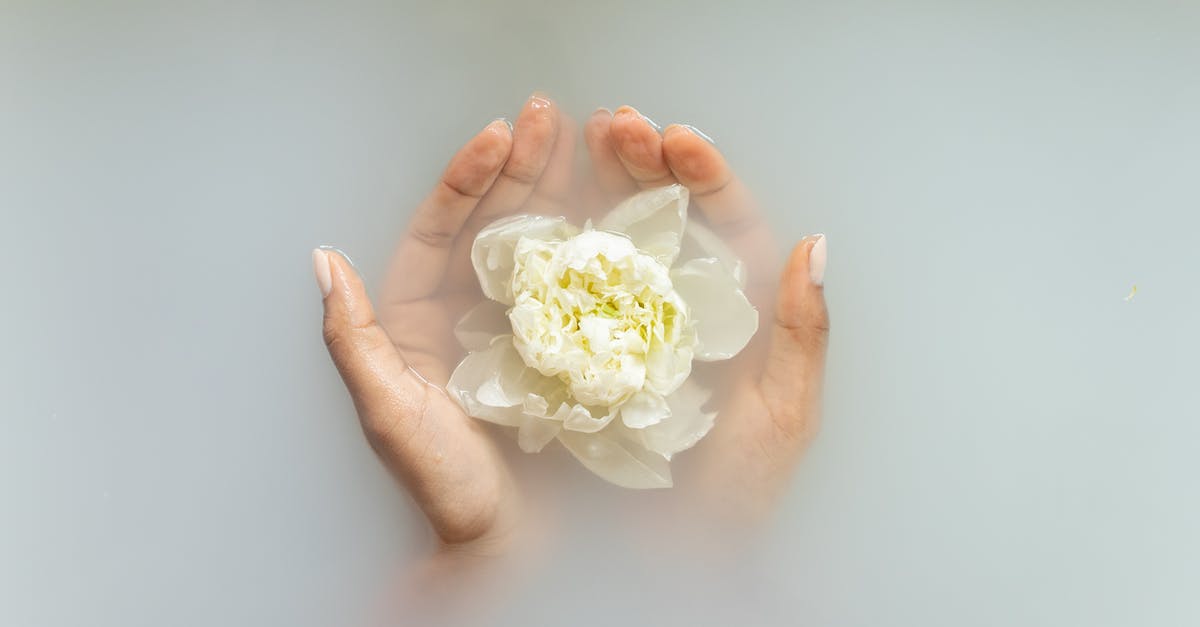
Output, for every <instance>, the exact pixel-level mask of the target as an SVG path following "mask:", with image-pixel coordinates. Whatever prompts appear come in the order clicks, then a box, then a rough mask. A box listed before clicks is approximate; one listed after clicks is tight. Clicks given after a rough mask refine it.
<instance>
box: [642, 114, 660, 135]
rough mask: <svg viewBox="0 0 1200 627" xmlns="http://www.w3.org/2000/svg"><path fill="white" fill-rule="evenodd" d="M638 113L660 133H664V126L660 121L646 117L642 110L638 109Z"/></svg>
mask: <svg viewBox="0 0 1200 627" xmlns="http://www.w3.org/2000/svg"><path fill="white" fill-rule="evenodd" d="M638 115H639V116H641V118H642V119H643V120H645V121H646V124H649V125H650V126H653V127H654V130H656V131H658V132H659V133H662V127H661V126H659V125H658V122H655V121H654V120H651V119H650V118H648V117H646V116H645V115H644V114H643V113H642V112H641V111H638Z"/></svg>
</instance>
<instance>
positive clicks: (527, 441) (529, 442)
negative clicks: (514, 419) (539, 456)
mask: <svg viewBox="0 0 1200 627" xmlns="http://www.w3.org/2000/svg"><path fill="white" fill-rule="evenodd" d="M562 424H563V423H562V422H561V421H558V420H548V419H546V418H538V417H537V416H528V415H527V416H525V419H524V420H523V421H522V422H521V428H520V429H518V430H517V445H518V446H520V447H521V450H522V451H525V452H526V453H537V452H538V451H541V450H542V449H543V448H545V446H546V445H547V444H549V443H550V441H551V440H553V439H554V437H555V436H557V435H558V433H559V432H560V431H562Z"/></svg>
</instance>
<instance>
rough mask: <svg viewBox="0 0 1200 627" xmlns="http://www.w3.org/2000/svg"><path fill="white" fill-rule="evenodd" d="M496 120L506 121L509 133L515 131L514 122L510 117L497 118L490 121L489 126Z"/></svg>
mask: <svg viewBox="0 0 1200 627" xmlns="http://www.w3.org/2000/svg"><path fill="white" fill-rule="evenodd" d="M496 122H504V125H505V126H507V127H508V132H509V133H511V132H513V125H512V122H510V121H509V119H508V118H503V117H501V118H496V119H495V120H492V121H491V122H488V126H491V125H493V124H495V123H496Z"/></svg>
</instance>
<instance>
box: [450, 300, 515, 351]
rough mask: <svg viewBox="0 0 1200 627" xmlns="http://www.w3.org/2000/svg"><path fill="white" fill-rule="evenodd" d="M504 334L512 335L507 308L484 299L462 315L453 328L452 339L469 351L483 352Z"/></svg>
mask: <svg viewBox="0 0 1200 627" xmlns="http://www.w3.org/2000/svg"><path fill="white" fill-rule="evenodd" d="M506 333H512V324H511V323H510V322H509V321H508V308H507V307H505V306H504V305H502V304H500V303H498V302H496V301H494V300H489V299H486V298H485V299H483V300H482V301H480V302H479V304H478V305H475V306H474V307H472V308H471V309H470V310H469V311H468V312H467V313H466V314H463V317H462V318H461V319H460V320H459V321H458V324H457V325H455V326H454V337H456V338H458V342H459V343H460V344H462V345H463V348H465V349H467V350H469V351H481V350H484V349H486V348H487V347H489V346H491V345H492V340H493V339H495V338H496V336H497V335H504V334H506Z"/></svg>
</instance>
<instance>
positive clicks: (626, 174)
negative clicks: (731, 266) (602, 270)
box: [584, 107, 829, 522]
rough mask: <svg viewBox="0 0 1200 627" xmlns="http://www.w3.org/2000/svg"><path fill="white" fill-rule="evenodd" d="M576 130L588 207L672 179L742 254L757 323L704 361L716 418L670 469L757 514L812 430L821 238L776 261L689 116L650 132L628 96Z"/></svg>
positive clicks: (771, 245)
mask: <svg viewBox="0 0 1200 627" xmlns="http://www.w3.org/2000/svg"><path fill="white" fill-rule="evenodd" d="M584 137H585V139H586V141H587V146H588V153H589V155H590V157H591V160H592V167H593V169H594V171H595V181H596V193H595V194H594V196H595V198H596V201H595V202H594V203H593V206H594V207H595V208H598V207H611V206H613V205H614V204H615V203H616V202H617V201H619V200H621V199H623V198H625V197H627V196H629V195H631V194H633V193H635V192H636V191H637V190H639V189H644V188H648V187H659V186H663V185H669V184H672V183H680V184H682V185H684V186H685V187H687V188H688V190H689V191H690V192H691V207H690V208H689V219H701V220H704V221H706V222H707V223H708V226H709V227H710V228H712V229H713V230H714V231H715V232H716V233H717V235H719V236H721V237H722V238H723V239H724V240H725V241H726V242H727V243H728V244H729V245H730V246H731V248H733V250H734V252H736V253H737V254H738V255H739V256H740V257H741V259H742V260H743V261H744V262H745V263H746V266H747V271H748V277H749V280H748V284H747V286H746V292H747V296H748V297H749V298H750V300H751V302H752V303H754V304H755V306H756V307H757V308H758V310H759V315H760V325H761V326H760V329H759V332H758V333H757V334H756V335H755V337H754V339H753V340H752V341H751V343H750V345H749V346H747V347H746V349H745V350H744V351H743V352H742V353H740V354H739V355H738V356H737V357H736V358H735V360H734V361H733V362H732V363H729V362H724V363H721V364H716V365H715V367H716V368H719V369H720V371H719V372H720V373H721V376H722V377H723V379H722V380H723V381H727V382H729V383H727V384H724V385H722V386H721V387H722V388H723V389H724V395H723V398H718V399H717V402H718V403H719V405H720V406H719V410H718V414H717V420H716V425H715V426H714V427H713V430H712V432H711V433H709V435H708V436H707V437H706V438H705V439H703V440H701V441H700V443H699V444H698V445H697V446H696V448H695V450H694V451H689V452H685V453H683V454H681V455H680V458H679V465H680V467H681V471H679V472H677V473H675V474H676V477H677V479H676V486H677V488H676V489H678V490H681V491H683V492H685V493H688V494H689V495H692V496H699V497H700V498H702V499H703V501H704V502H705V503H706V504H707V505H708V506H709V507H710V508H711V509H712V510H713V511H715V512H720V513H725V514H727V515H731V516H734V517H736V518H737V519H738V520H737V522H746V521H747V519H749V520H758V519H761V518H762V517H763V516H764V515H765V514H766V513H767V512H768V511H769V510H770V508H771V507H772V505H773V504H774V502H775V500H776V498H777V496H778V493H779V492H780V490H781V489H782V487H783V486H784V485H785V484H786V483H787V480H788V478H789V477H790V475H791V471H792V468H793V467H794V466H795V464H796V462H797V460H798V458H799V455H800V453H801V452H802V451H803V449H804V448H805V446H806V445H807V443H808V442H809V441H810V440H811V439H812V437H813V436H814V435H815V433H816V429H817V424H818V418H819V413H820V400H821V388H822V381H823V378H824V369H825V349H826V344H827V341H828V337H829V316H828V313H827V311H826V308H825V298H824V288H823V282H824V271H825V250H826V249H825V246H826V243H825V240H824V237H823V236H812V237H806V238H804V239H803V240H801V241H800V242H799V243H798V244H797V245H796V246H795V247H794V248H793V249H792V251H791V254H790V255H789V256H788V258H787V259H786V260H781V258H780V257H781V255H780V248H779V244H778V242H776V240H775V238H774V237H773V236H772V233H771V230H770V228H769V226H768V224H767V223H766V221H765V220H764V218H763V215H762V213H761V212H760V211H759V210H758V206H757V204H756V203H755V201H754V199H753V197H752V196H751V194H750V192H749V190H748V189H747V188H746V187H745V185H744V184H743V183H742V182H741V180H740V179H738V177H737V176H735V175H734V173H733V171H732V170H731V169H730V168H729V166H728V165H727V164H726V162H725V159H724V157H722V155H721V153H720V151H719V150H717V148H716V146H715V145H713V144H712V143H711V140H709V139H708V138H707V137H706V136H704V135H701V134H700V133H699V132H698V131H696V130H695V129H693V128H691V127H689V126H684V125H671V126H668V127H667V128H666V129H665V130H663V131H662V132H660V131H659V130H658V128H657V125H655V124H654V123H653V122H651V121H649V120H648V119H647V118H645V117H644V116H642V115H641V114H639V113H638V112H637V111H636V110H635V109H633V108H632V107H621V108H620V109H617V111H616V113H609V112H608V111H606V110H603V109H602V110H599V111H597V112H595V113H594V114H592V116H591V117H590V118H589V119H588V120H587V123H586V124H585V126H584ZM781 273H782V274H781ZM697 374H698V375H699V374H700V372H699V370H698V371H697Z"/></svg>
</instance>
